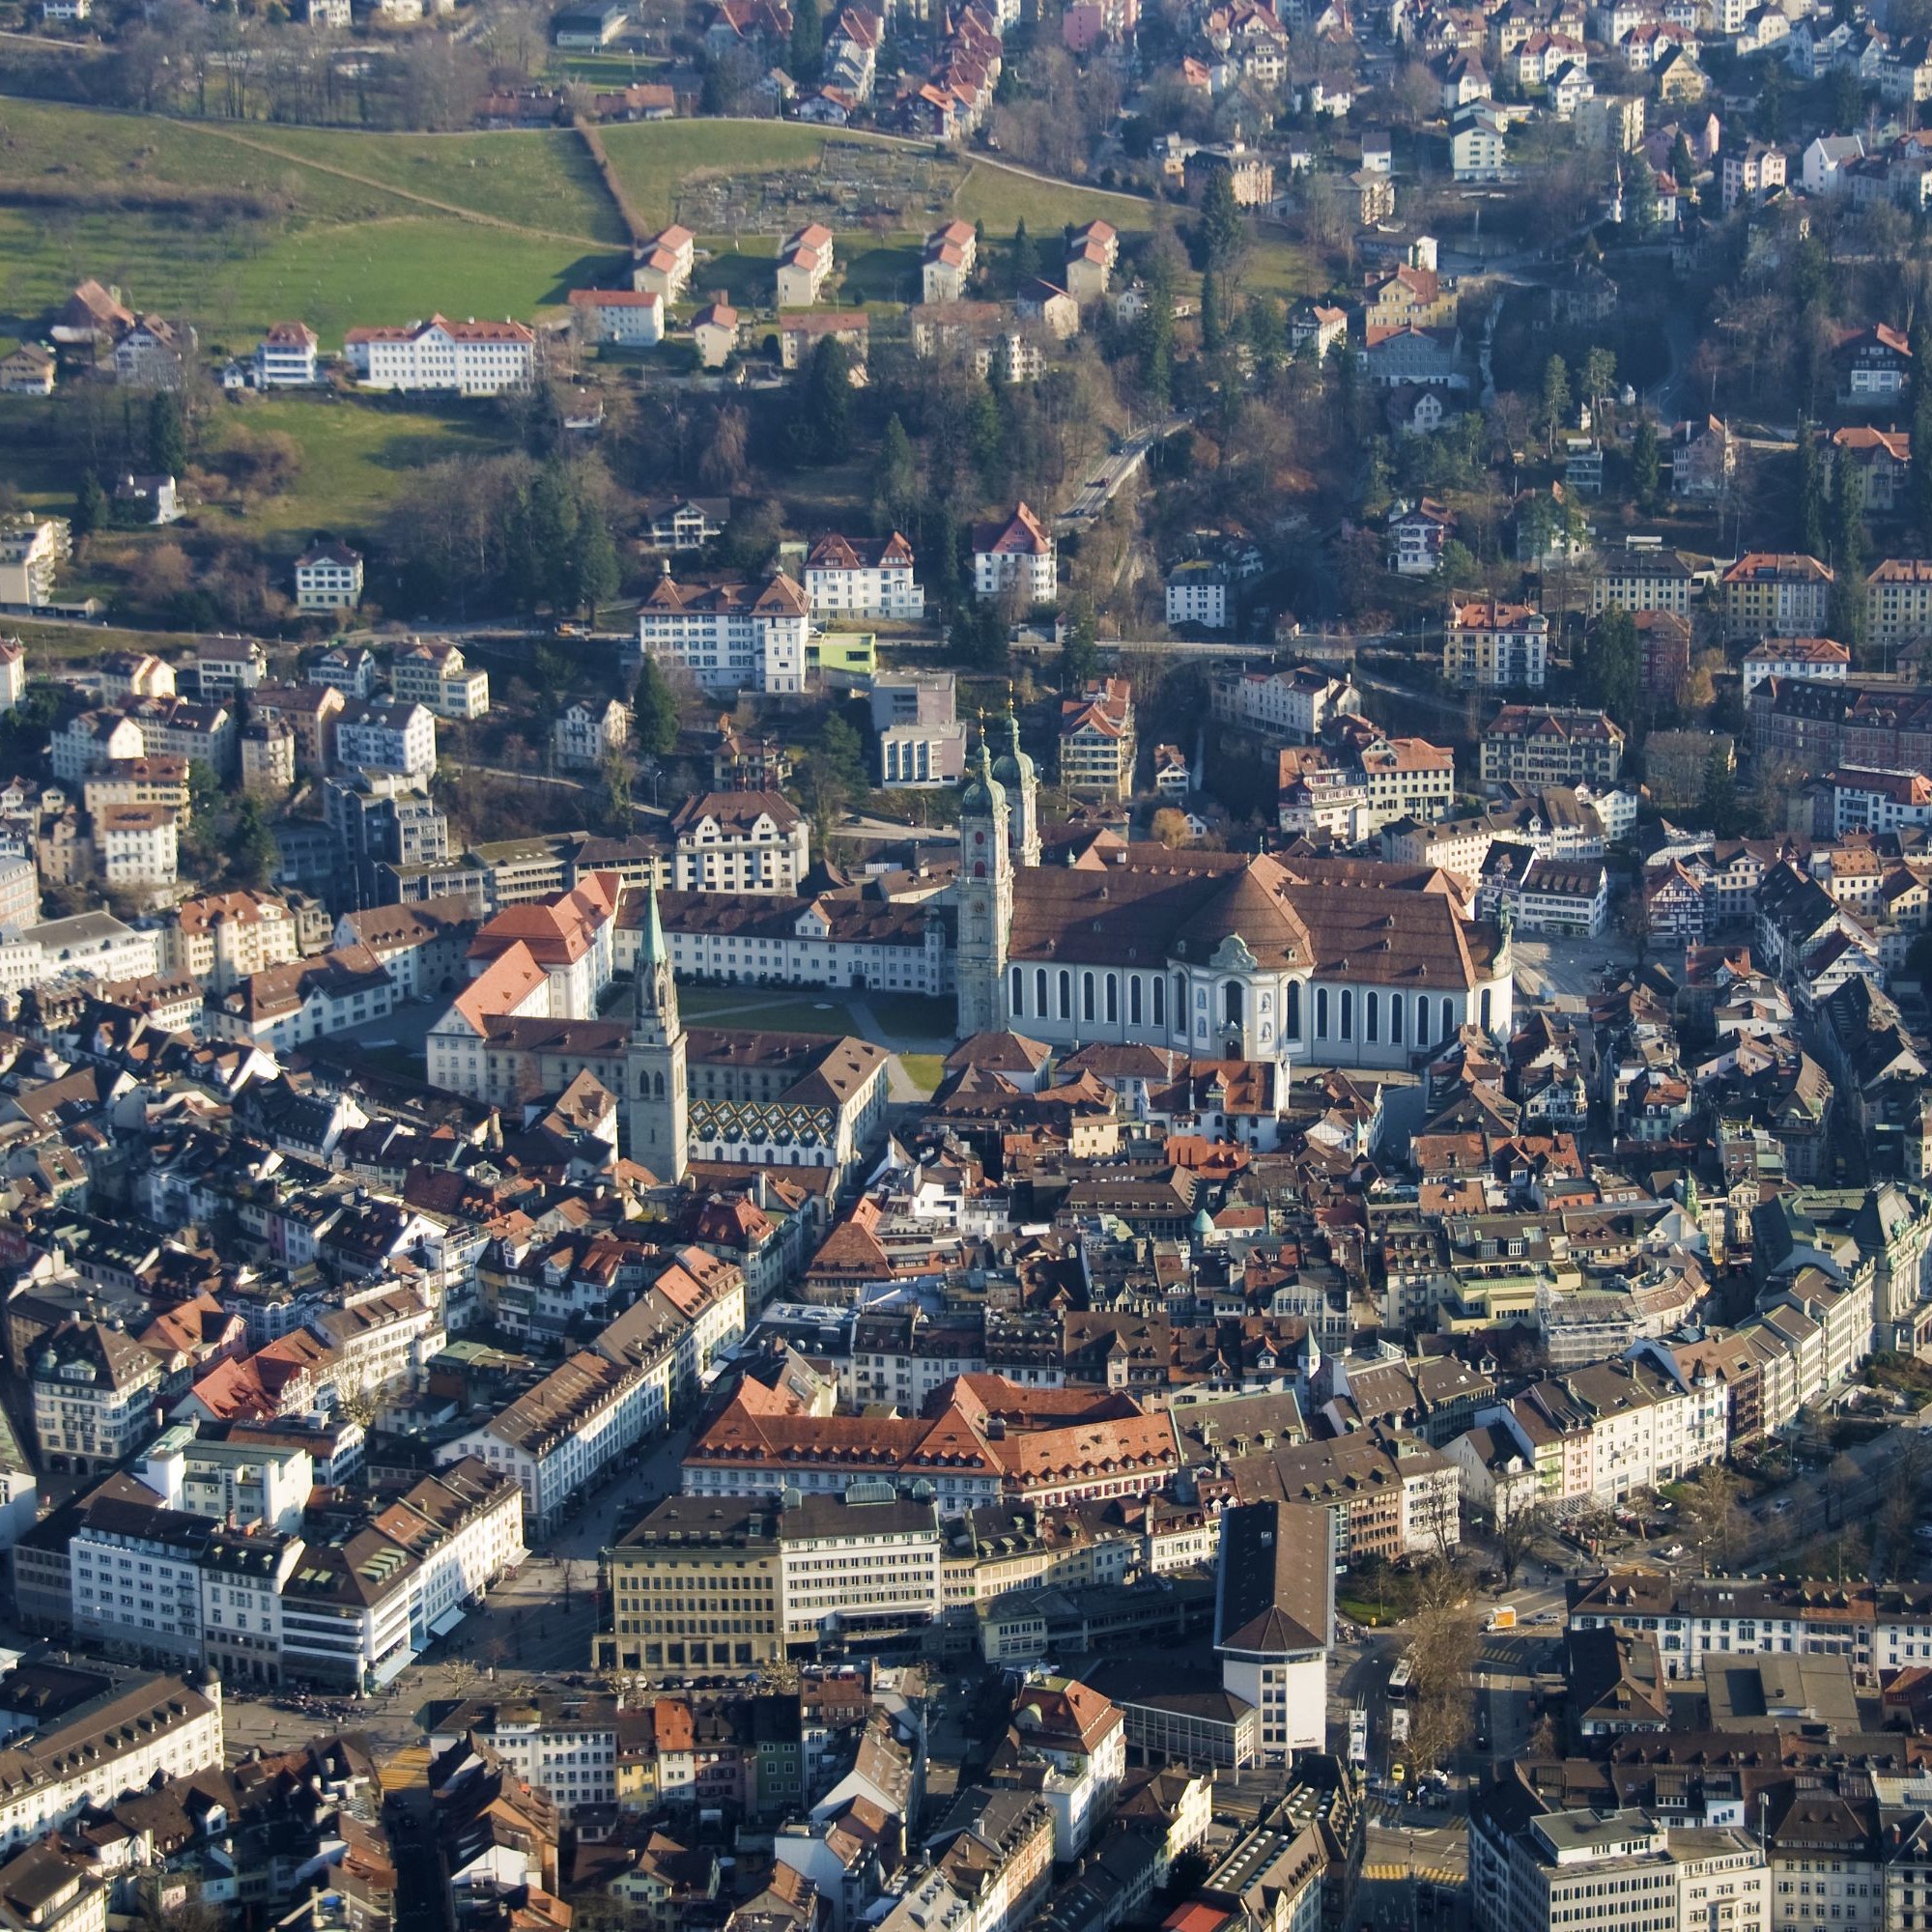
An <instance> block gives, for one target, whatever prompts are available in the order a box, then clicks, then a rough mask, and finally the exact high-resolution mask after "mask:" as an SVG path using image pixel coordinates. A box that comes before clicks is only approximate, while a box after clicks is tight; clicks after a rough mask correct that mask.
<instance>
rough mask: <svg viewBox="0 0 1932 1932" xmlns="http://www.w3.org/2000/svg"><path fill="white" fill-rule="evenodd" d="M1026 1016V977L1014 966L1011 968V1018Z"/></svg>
mask: <svg viewBox="0 0 1932 1932" xmlns="http://www.w3.org/2000/svg"><path fill="white" fill-rule="evenodd" d="M1025 1015H1026V975H1025V974H1024V973H1023V972H1021V971H1020V969H1019V968H1018V967H1017V966H1015V967H1014V968H1013V1017H1014V1019H1022V1018H1024V1017H1025Z"/></svg>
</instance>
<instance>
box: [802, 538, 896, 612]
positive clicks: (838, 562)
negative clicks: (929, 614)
mask: <svg viewBox="0 0 1932 1932" xmlns="http://www.w3.org/2000/svg"><path fill="white" fill-rule="evenodd" d="M912 572H913V554H912V545H911V544H909V543H907V541H906V540H905V538H904V537H902V536H901V535H900V534H899V533H898V531H897V530H895V531H894V532H893V533H892V535H891V536H889V537H843V536H830V537H821V538H819V540H818V541H817V543H815V544H813V545H812V547H811V552H810V555H809V556H807V558H806V560H805V595H806V601H807V602H808V603H809V604H810V606H811V614H812V616H813V617H815V618H816V617H902V618H908V619H913V620H917V619H918V618H921V617H923V616H924V615H925V592H924V590H923V589H922V588H921V586H920V585H919V584H918V583H917V582H914V580H913V574H912Z"/></svg>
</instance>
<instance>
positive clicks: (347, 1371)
mask: <svg viewBox="0 0 1932 1932" xmlns="http://www.w3.org/2000/svg"><path fill="white" fill-rule="evenodd" d="M410 1232H421V1233H425V1234H426V1233H427V1232H428V1229H427V1224H425V1223H420V1222H419V1223H417V1227H416V1230H414V1231H412V1230H410V1229H408V1228H407V1227H406V1229H405V1233H406V1234H408V1233H410ZM308 1325H309V1329H310V1332H311V1333H313V1334H315V1335H317V1336H318V1337H320V1339H321V1340H323V1341H325V1342H327V1344H328V1346H329V1347H330V1348H331V1349H332V1350H334V1351H335V1354H336V1359H337V1362H338V1365H339V1366H338V1368H337V1370H336V1372H335V1373H336V1375H337V1377H338V1378H339V1379H340V1380H341V1381H342V1382H343V1383H345V1384H347V1385H349V1386H351V1387H354V1386H356V1385H358V1384H359V1385H360V1386H361V1387H362V1388H363V1389H365V1390H367V1391H368V1392H369V1393H370V1394H371V1395H380V1394H382V1393H383V1392H384V1391H385V1390H388V1389H393V1388H401V1387H408V1386H409V1385H410V1384H412V1382H414V1381H415V1380H416V1379H417V1378H418V1377H420V1376H421V1375H422V1373H423V1371H424V1370H425V1369H426V1368H427V1367H428V1366H429V1362H430V1359H431V1357H432V1356H435V1355H439V1354H440V1353H441V1352H442V1350H443V1345H444V1344H445V1342H446V1341H447V1340H448V1337H447V1336H446V1335H445V1334H444V1332H443V1326H442V1318H441V1317H440V1315H438V1314H437V1312H436V1310H435V1309H434V1308H432V1307H431V1305H430V1303H429V1302H428V1301H427V1300H426V1299H425V1298H424V1297H423V1296H422V1295H420V1294H418V1293H416V1292H415V1290H414V1289H412V1288H401V1287H397V1288H390V1289H387V1290H384V1292H383V1293H378V1294H368V1293H357V1294H356V1296H355V1299H354V1300H352V1301H351V1302H350V1303H349V1304H348V1305H347V1306H346V1307H343V1308H330V1309H326V1310H325V1311H324V1312H323V1313H322V1314H320V1315H316V1316H312V1317H310V1319H309V1324H308Z"/></svg>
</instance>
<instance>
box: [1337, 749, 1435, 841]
mask: <svg viewBox="0 0 1932 1932" xmlns="http://www.w3.org/2000/svg"><path fill="white" fill-rule="evenodd" d="M1358 762H1359V764H1360V765H1361V769H1362V789H1363V791H1364V793H1365V794H1366V796H1367V800H1368V831H1369V833H1370V835H1371V836H1373V835H1374V834H1375V833H1378V832H1379V831H1380V830H1381V829H1382V827H1383V826H1384V825H1389V824H1392V823H1393V822H1394V821H1395V820H1396V819H1398V818H1414V819H1418V820H1420V821H1421V822H1422V823H1423V824H1425V825H1428V824H1433V823H1434V822H1435V820H1436V819H1439V818H1445V817H1447V816H1448V813H1449V809H1450V807H1451V806H1452V805H1453V804H1454V803H1455V800H1456V753H1454V752H1452V751H1450V750H1449V749H1448V748H1447V747H1446V746H1442V745H1432V744H1430V743H1429V741H1428V740H1427V739H1426V738H1378V739H1377V740H1376V742H1375V743H1374V744H1373V745H1364V746H1363V747H1362V750H1361V752H1360V753H1359V755H1358Z"/></svg>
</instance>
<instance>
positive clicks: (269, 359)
mask: <svg viewBox="0 0 1932 1932" xmlns="http://www.w3.org/2000/svg"><path fill="white" fill-rule="evenodd" d="M343 24H344V25H345V26H346V25H347V24H348V23H347V22H346V21H345V22H344V23H343ZM315 352H316V333H315V330H314V329H312V328H311V327H309V326H308V324H307V323H305V322H278V323H275V324H273V325H272V326H271V327H270V329H269V332H268V334H266V335H265V336H263V338H262V339H261V341H260V342H258V343H257V344H256V345H255V386H256V387H257V388H258V389H307V388H313V387H314V385H315V382H316V374H317V372H316V355H315Z"/></svg>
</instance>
